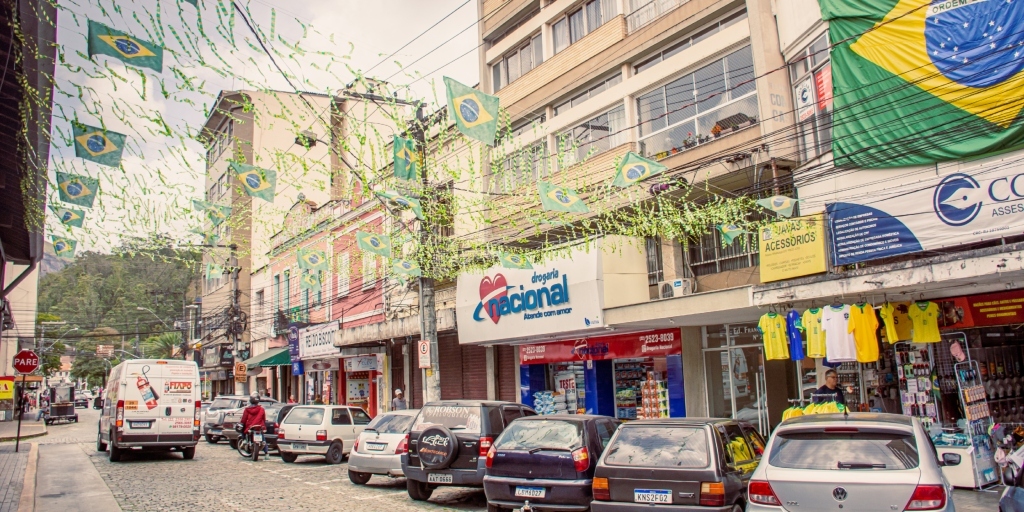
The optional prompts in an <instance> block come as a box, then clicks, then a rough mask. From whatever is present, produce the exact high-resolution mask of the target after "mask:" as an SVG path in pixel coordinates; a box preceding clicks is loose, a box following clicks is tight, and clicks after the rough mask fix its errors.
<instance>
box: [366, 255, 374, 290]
mask: <svg viewBox="0 0 1024 512" xmlns="http://www.w3.org/2000/svg"><path fill="white" fill-rule="evenodd" d="M376 279H377V256H375V255H374V254H363V285H362V289H363V290H368V289H370V288H373V286H374V285H375V284H376Z"/></svg>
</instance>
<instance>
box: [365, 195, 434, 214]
mask: <svg viewBox="0 0 1024 512" xmlns="http://www.w3.org/2000/svg"><path fill="white" fill-rule="evenodd" d="M374 194H377V197H380V198H381V199H384V200H385V201H387V202H388V203H389V204H391V205H393V206H395V207H396V208H399V209H402V210H404V209H410V210H412V213H413V214H415V215H416V218H417V219H420V220H423V206H422V205H421V204H420V200H419V199H416V198H413V197H409V196H403V195H402V194H399V193H398V192H395V191H393V190H387V191H384V192H374Z"/></svg>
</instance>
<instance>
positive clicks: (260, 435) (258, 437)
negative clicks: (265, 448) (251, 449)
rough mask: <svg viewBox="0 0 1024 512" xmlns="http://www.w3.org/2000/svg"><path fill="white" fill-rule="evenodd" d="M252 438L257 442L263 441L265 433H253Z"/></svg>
mask: <svg viewBox="0 0 1024 512" xmlns="http://www.w3.org/2000/svg"><path fill="white" fill-rule="evenodd" d="M252 440H253V442H255V443H262V442H263V434H253V435H252Z"/></svg>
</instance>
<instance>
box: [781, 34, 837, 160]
mask: <svg viewBox="0 0 1024 512" xmlns="http://www.w3.org/2000/svg"><path fill="white" fill-rule="evenodd" d="M828 48H829V44H828V33H825V34H822V35H821V36H820V37H818V38H817V39H816V40H815V41H814V42H813V43H811V45H810V46H808V47H807V48H806V49H804V50H803V51H802V52H800V55H799V56H798V57H797V58H796V59H794V60H793V61H791V62H790V64H789V74H790V78H791V79H792V83H793V101H794V105H796V122H797V131H798V134H797V141H798V144H799V148H800V159H801V161H803V162H806V161H808V160H810V159H812V158H815V157H817V156H818V155H820V154H822V153H825V152H828V151H830V150H831V149H832V63H831V61H830V59H829V50H828Z"/></svg>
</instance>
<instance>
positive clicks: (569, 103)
mask: <svg viewBox="0 0 1024 512" xmlns="http://www.w3.org/2000/svg"><path fill="white" fill-rule="evenodd" d="M620 82H622V73H616V74H615V75H613V76H611V77H609V78H605V79H602V80H600V81H598V82H597V83H596V84H594V85H593V86H591V87H588V88H587V89H586V90H584V91H583V92H581V93H578V94H576V95H575V96H573V97H572V98H570V99H567V100H565V101H563V102H562V103H560V104H558V105H555V115H556V116H557V115H559V114H563V113H565V111H567V110H569V109H570V108H572V107H575V106H577V105H579V104H581V103H583V102H585V101H587V100H589V99H590V98H593V97H594V96H597V95H598V94H601V93H602V92H604V91H606V90H608V88H610V87H614V86H615V85H617V84H619V83H620Z"/></svg>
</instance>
